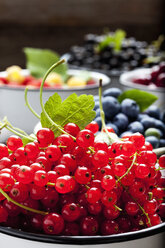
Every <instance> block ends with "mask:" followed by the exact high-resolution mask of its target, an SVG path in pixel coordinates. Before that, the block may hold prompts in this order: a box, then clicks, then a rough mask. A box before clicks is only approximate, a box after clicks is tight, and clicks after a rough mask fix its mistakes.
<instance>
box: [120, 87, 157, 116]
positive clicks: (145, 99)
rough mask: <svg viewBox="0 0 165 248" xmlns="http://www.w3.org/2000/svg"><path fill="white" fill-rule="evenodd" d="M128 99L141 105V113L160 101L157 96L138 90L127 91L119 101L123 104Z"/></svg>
mask: <svg viewBox="0 0 165 248" xmlns="http://www.w3.org/2000/svg"><path fill="white" fill-rule="evenodd" d="M126 98H130V99H132V100H134V101H135V102H136V103H137V104H138V105H139V107H140V111H141V112H143V111H144V110H145V109H147V108H148V107H149V106H150V105H151V104H153V103H154V102H155V101H156V100H157V99H158V97H157V96H155V95H153V94H151V93H148V92H146V91H142V90H137V89H132V90H127V91H125V92H123V93H122V94H121V95H120V96H119V97H118V101H119V102H120V103H121V102H122V101H123V100H124V99H126Z"/></svg>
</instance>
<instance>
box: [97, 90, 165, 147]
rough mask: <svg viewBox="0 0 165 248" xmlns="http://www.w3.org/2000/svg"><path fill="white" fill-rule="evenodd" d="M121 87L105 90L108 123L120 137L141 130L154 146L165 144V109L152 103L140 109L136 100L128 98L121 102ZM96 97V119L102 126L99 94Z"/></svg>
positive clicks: (104, 104) (104, 101) (103, 101)
mask: <svg viewBox="0 0 165 248" xmlns="http://www.w3.org/2000/svg"><path fill="white" fill-rule="evenodd" d="M122 92H123V91H122V90H121V89H120V88H109V89H107V90H105V91H104V92H103V97H102V104H103V110H104V112H105V121H106V125H107V126H108V127H109V128H112V129H113V130H114V132H115V133H116V134H117V135H118V136H119V137H121V138H122V137H124V136H126V135H129V134H132V133H135V132H140V133H142V134H143V135H144V136H145V138H146V141H147V142H149V143H151V144H152V146H153V148H158V147H164V146H165V111H163V110H161V109H160V108H159V107H158V106H156V105H155V104H152V105H151V106H149V107H148V109H146V110H145V111H144V112H141V111H140V108H139V105H138V104H137V103H136V101H134V100H132V99H129V98H126V99H124V100H123V101H122V102H120V103H119V101H118V98H119V96H120V95H121V94H122ZM94 99H95V108H94V109H95V111H96V118H95V121H96V122H97V123H98V124H99V128H100V130H101V128H102V122H101V117H100V107H99V96H94Z"/></svg>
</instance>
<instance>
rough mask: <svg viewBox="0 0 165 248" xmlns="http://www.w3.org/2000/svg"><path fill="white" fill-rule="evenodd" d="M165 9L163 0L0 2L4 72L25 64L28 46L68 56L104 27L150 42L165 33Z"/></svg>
mask: <svg viewBox="0 0 165 248" xmlns="http://www.w3.org/2000/svg"><path fill="white" fill-rule="evenodd" d="M164 7H165V1H164V0H0V71H2V70H4V69H5V68H6V67H7V66H10V65H13V64H17V65H20V66H22V67H24V66H25V57H24V54H23V53H22V48H23V47H25V46H31V47H37V48H50V49H53V50H55V51H57V52H59V53H60V54H63V53H65V52H67V51H68V50H69V48H70V46H71V45H76V44H79V45H81V44H82V42H83V36H84V35H85V34H87V33H97V34H101V33H102V31H103V29H104V27H108V28H109V29H110V30H112V31H113V30H115V29H116V28H122V29H125V30H126V32H127V36H134V37H136V38H137V39H139V40H146V41H148V42H151V41H152V40H155V39H157V37H158V35H159V34H161V33H163V32H164V29H165V24H164V22H163V17H164V16H163V14H164ZM164 19H165V18H164Z"/></svg>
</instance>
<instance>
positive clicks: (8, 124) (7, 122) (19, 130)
mask: <svg viewBox="0 0 165 248" xmlns="http://www.w3.org/2000/svg"><path fill="white" fill-rule="evenodd" d="M3 121H4V122H5V123H6V125H7V126H9V127H11V128H12V129H14V130H16V131H17V132H20V133H22V134H24V135H26V136H28V134H27V133H26V132H25V131H23V130H22V129H20V128H18V127H13V125H12V124H11V123H10V122H9V121H8V119H7V117H6V116H5V117H4V119H3Z"/></svg>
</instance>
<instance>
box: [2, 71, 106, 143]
mask: <svg viewBox="0 0 165 248" xmlns="http://www.w3.org/2000/svg"><path fill="white" fill-rule="evenodd" d="M23 73H24V75H28V74H29V72H28V71H27V70H23ZM79 73H80V70H76V69H75V70H69V71H68V74H69V75H73V76H78V75H79ZM5 75H6V74H5V72H0V77H1V76H3V77H5ZM90 75H91V78H92V79H94V80H95V81H96V83H97V85H88V86H87V87H84V88H82V87H81V88H68V89H52V88H51V89H48V88H45V89H44V91H43V101H44V102H46V100H48V98H49V97H50V96H51V95H53V93H54V92H58V94H59V95H60V96H61V98H62V100H64V99H65V98H66V97H68V96H69V95H70V94H72V93H73V92H75V93H76V94H77V95H81V94H87V95H90V94H91V95H96V94H98V83H99V79H102V80H103V90H105V89H107V88H109V86H110V78H109V77H108V76H106V75H104V74H102V73H98V72H92V71H90ZM28 100H29V103H30V104H31V106H32V107H33V108H34V109H35V111H36V112H37V113H39V114H40V113H41V108H40V103H39V89H30V90H29V92H28ZM4 116H7V118H8V120H9V121H10V122H11V123H12V124H13V126H16V127H19V128H21V129H23V130H24V131H26V132H27V133H31V132H33V129H34V126H35V125H36V124H37V122H38V119H37V118H36V117H35V116H34V115H33V114H32V113H31V112H30V110H29V109H28V108H27V107H26V106H25V100H24V88H23V87H20V88H14V87H9V86H0V120H2V119H3V118H4ZM8 135H9V133H8V132H6V131H5V130H3V131H2V134H1V136H0V142H3V141H4V140H5V139H6V137H7V136H8Z"/></svg>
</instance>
